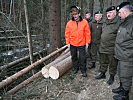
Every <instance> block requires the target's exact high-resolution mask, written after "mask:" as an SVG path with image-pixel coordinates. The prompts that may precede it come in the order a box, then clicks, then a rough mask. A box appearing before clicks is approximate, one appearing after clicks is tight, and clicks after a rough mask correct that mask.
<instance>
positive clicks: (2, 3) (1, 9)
mask: <svg viewBox="0 0 133 100" xmlns="http://www.w3.org/2000/svg"><path fill="white" fill-rule="evenodd" d="M1 11H2V12H3V1H2V0H1Z"/></svg>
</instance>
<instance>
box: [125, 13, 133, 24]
mask: <svg viewBox="0 0 133 100" xmlns="http://www.w3.org/2000/svg"><path fill="white" fill-rule="evenodd" d="M130 18H133V13H131V14H130V15H129V16H127V17H126V18H125V19H124V22H125V21H127V20H128V19H130Z"/></svg>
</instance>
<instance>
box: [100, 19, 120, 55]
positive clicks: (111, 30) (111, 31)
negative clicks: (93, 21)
mask: <svg viewBox="0 0 133 100" xmlns="http://www.w3.org/2000/svg"><path fill="white" fill-rule="evenodd" d="M119 22H120V20H119V19H118V18H117V17H116V18H114V19H113V20H112V21H109V20H106V21H105V22H104V23H103V27H102V35H101V42H100V47H99V51H100V53H106V54H114V47H115V39H116V35H117V30H118V27H119Z"/></svg>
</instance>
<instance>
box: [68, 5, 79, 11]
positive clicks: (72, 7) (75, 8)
mask: <svg viewBox="0 0 133 100" xmlns="http://www.w3.org/2000/svg"><path fill="white" fill-rule="evenodd" d="M80 10H81V8H80V7H78V6H71V7H70V12H73V11H74V12H80Z"/></svg>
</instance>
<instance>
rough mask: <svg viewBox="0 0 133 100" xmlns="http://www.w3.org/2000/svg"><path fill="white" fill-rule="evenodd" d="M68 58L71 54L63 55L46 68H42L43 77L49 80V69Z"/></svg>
mask: <svg viewBox="0 0 133 100" xmlns="http://www.w3.org/2000/svg"><path fill="white" fill-rule="evenodd" d="M68 56H70V52H67V53H66V54H65V55H61V56H59V57H58V58H57V59H55V60H54V61H52V62H51V63H49V64H48V65H46V66H44V67H43V68H42V71H41V72H42V75H43V76H44V77H45V78H49V68H50V67H51V66H54V65H55V64H57V63H59V62H61V61H62V60H64V59H65V58H67V57H68Z"/></svg>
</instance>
